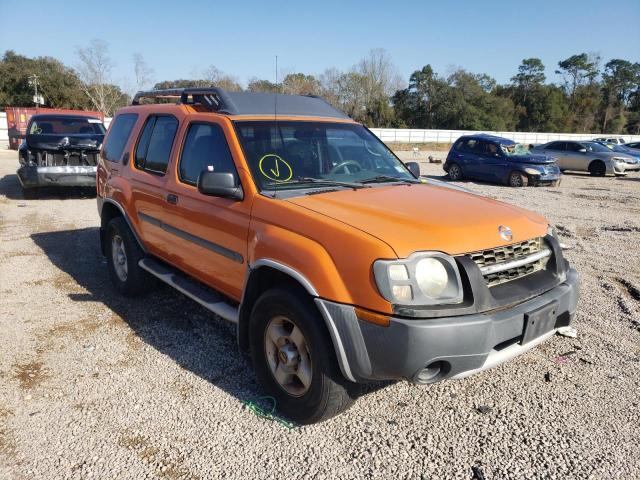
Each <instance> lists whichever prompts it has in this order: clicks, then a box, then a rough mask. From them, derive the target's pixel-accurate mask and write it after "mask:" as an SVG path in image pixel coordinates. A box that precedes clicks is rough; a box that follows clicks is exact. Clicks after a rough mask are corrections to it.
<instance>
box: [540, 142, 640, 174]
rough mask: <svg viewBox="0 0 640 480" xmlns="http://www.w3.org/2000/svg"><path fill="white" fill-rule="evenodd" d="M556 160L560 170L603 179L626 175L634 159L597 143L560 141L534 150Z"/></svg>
mask: <svg viewBox="0 0 640 480" xmlns="http://www.w3.org/2000/svg"><path fill="white" fill-rule="evenodd" d="M533 151H534V152H538V153H544V154H546V155H550V156H552V157H554V158H555V159H556V164H557V165H558V167H559V168H560V170H562V171H565V170H575V171H578V172H589V173H590V174H591V175H594V176H597V177H603V176H604V175H607V174H613V175H625V173H624V171H625V169H626V163H627V162H629V163H632V162H633V157H631V156H629V155H626V154H623V153H618V152H613V151H611V150H609V149H608V148H607V147H605V146H603V145H600V144H599V143H596V142H589V141H586V142H574V141H565V140H560V141H556V142H549V143H546V144H544V145H540V146H539V147H535V148H534V149H533Z"/></svg>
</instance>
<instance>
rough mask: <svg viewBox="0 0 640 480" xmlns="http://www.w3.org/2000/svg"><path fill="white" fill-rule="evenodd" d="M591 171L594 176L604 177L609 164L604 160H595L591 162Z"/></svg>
mask: <svg viewBox="0 0 640 480" xmlns="http://www.w3.org/2000/svg"><path fill="white" fill-rule="evenodd" d="M589 173H590V174H591V175H592V176H594V177H604V176H605V175H606V174H607V166H606V165H605V164H604V162H603V161H602V160H594V161H593V162H591V163H590V164H589Z"/></svg>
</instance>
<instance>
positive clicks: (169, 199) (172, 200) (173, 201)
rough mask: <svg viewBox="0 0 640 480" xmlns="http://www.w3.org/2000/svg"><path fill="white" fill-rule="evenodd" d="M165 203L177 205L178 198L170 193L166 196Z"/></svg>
mask: <svg viewBox="0 0 640 480" xmlns="http://www.w3.org/2000/svg"><path fill="white" fill-rule="evenodd" d="M167 202H168V203H170V204H171V205H177V204H178V196H177V195H174V194H173V193H170V194H169V195H167Z"/></svg>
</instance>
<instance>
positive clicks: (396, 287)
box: [373, 252, 463, 305]
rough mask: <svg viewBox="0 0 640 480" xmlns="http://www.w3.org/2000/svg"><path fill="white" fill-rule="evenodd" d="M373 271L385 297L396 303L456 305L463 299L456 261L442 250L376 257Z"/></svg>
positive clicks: (379, 288)
mask: <svg viewBox="0 0 640 480" xmlns="http://www.w3.org/2000/svg"><path fill="white" fill-rule="evenodd" d="M373 273H374V276H375V280H376V284H377V285H378V290H379V291H380V293H381V294H382V296H383V297H384V298H386V299H387V300H388V301H389V302H391V303H394V304H401V305H438V304H453V303H460V302H462V299H463V291H462V282H461V280H460V272H459V271H458V267H457V266H456V262H455V260H454V259H453V258H452V257H450V256H449V255H446V254H444V253H441V252H416V253H414V254H413V255H411V256H409V257H408V258H406V259H402V260H377V261H376V262H374V264H373Z"/></svg>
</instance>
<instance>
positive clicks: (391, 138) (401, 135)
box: [371, 128, 640, 144]
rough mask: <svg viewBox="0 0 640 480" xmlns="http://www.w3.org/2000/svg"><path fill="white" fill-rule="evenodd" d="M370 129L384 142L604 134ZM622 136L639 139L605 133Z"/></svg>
mask: <svg viewBox="0 0 640 480" xmlns="http://www.w3.org/2000/svg"><path fill="white" fill-rule="evenodd" d="M371 131H372V132H373V133H374V134H375V135H376V136H377V137H378V138H379V139H380V140H382V141H383V142H386V143H453V142H455V141H456V140H457V139H458V138H459V137H461V136H462V135H471V134H477V133H487V134H489V135H497V136H499V137H506V138H509V139H511V140H513V141H514V142H516V143H527V144H528V143H547V142H551V141H553V140H591V139H593V138H596V137H603V136H605V135H603V134H600V133H536V132H490V131H487V130H484V131H476V130H417V129H410V128H372V129H371ZM606 136H609V137H611V136H613V137H621V138H624V139H625V141H626V142H631V141H640V135H606Z"/></svg>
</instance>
